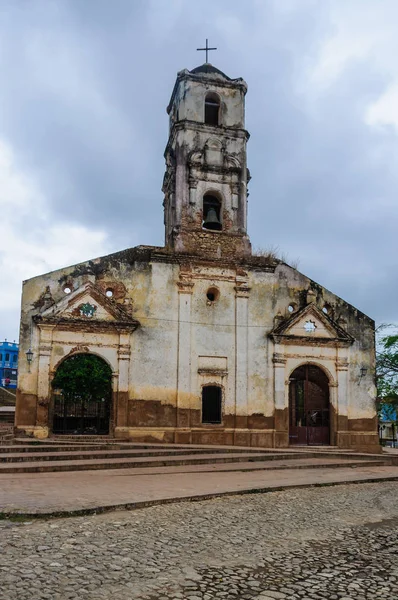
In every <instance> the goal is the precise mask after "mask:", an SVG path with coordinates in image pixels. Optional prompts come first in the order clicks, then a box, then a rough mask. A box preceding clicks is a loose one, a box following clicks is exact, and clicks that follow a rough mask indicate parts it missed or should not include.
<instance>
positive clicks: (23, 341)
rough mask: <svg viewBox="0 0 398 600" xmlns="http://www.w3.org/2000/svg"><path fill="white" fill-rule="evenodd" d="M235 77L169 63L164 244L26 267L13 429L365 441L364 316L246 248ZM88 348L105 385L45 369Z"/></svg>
mask: <svg viewBox="0 0 398 600" xmlns="http://www.w3.org/2000/svg"><path fill="white" fill-rule="evenodd" d="M246 92H247V84H246V83H245V81H244V80H243V79H242V78H238V79H231V78H230V77H228V76H227V75H225V74H224V73H223V72H221V71H220V70H219V69H217V68H216V67H214V66H212V65H211V64H209V63H208V62H206V63H205V64H203V65H202V66H199V67H197V68H195V69H193V70H192V71H189V70H187V69H184V70H182V71H180V72H179V73H178V74H177V79H176V82H175V85H174V88H173V91H172V94H171V98H170V102H169V105H168V107H167V113H168V116H169V139H168V141H167V145H166V150H165V161H166V169H165V175H164V180H163V194H164V202H163V207H164V227H165V245H164V246H163V247H155V246H138V247H134V248H129V249H127V250H122V251H120V252H116V253H114V254H110V255H109V256H104V257H101V258H95V259H93V260H89V261H87V262H83V263H80V264H78V265H73V266H69V267H65V268H62V269H59V270H57V271H54V272H51V273H47V274H45V275H41V276H38V277H34V278H32V279H29V280H27V281H25V282H24V284H23V293H22V314H21V328H20V364H19V374H18V390H17V403H16V421H15V428H16V432H17V434H18V435H21V434H23V435H29V436H34V437H36V438H38V439H43V438H47V437H49V436H52V435H88V434H89V435H98V436H101V435H105V436H108V437H111V438H116V439H124V440H127V439H128V440H130V441H136V442H163V443H180V444H228V445H237V446H253V447H264V448H285V447H288V446H294V445H296V446H297V445H301V446H332V447H333V446H335V447H338V448H351V449H356V450H361V451H373V452H377V451H378V449H379V442H378V434H377V418H376V410H375V385H374V369H375V342H374V330H375V325H374V322H373V320H372V319H370V318H369V317H367V316H366V315H364V314H363V313H361V312H360V311H359V310H357V309H356V308H354V307H353V306H351V305H350V304H348V303H347V302H345V301H344V300H342V299H341V298H339V297H337V296H336V295H334V294H333V293H332V292H330V291H329V290H327V289H326V288H324V287H323V286H322V285H320V284H318V283H316V282H315V281H312V280H311V279H309V278H308V277H306V276H305V275H303V274H302V273H300V272H299V271H298V270H297V269H295V268H293V267H291V266H289V265H288V264H286V263H284V262H283V261H282V260H280V259H278V258H277V257H276V256H274V255H273V254H272V253H269V254H264V255H261V256H258V255H257V256H256V255H255V254H253V253H252V250H251V244H250V239H249V235H248V231H247V207H248V184H249V180H250V174H249V170H248V168H247V164H246V147H247V143H248V140H249V133H248V132H247V131H246V129H245V96H246ZM88 356H91V357H95V360H96V363H95V364H96V365H98V364H103V366H104V369H103V373H108V375H106V376H107V377H108V378H109V393H103V392H101V393H97V394H96V393H94V392H93V393H92V394H91V395H89V396H88V395H87V394H85V395H83V394H80V393H79V390H78V389H77V390H76V392H75V393H74V394H72V395H71V394H70V393H68V394H66V393H65V390H63V389H62V388H61V389H58V388H59V386H58V388H57V386H54V385H53V382H54V381H57V379H56V377H57V373H60V370H65V368H66V367H67V366H68V368H69V367H71V365H73V364H76V359H77V358H78V357H88ZM73 361H75V362H73ZM68 372H69V373H73V369H72V370H69V371H68ZM71 377H72V378H73V376H71V375H69V381H70V378H71ZM58 379H59V380H60V378H58ZM61 379H62V378H61ZM64 381H65V379H64Z"/></svg>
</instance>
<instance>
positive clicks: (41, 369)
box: [35, 323, 55, 437]
mask: <svg viewBox="0 0 398 600" xmlns="http://www.w3.org/2000/svg"><path fill="white" fill-rule="evenodd" d="M38 327H39V330H40V340H39V358H38V363H39V364H38V377H37V413H36V427H37V428H38V429H37V431H36V432H35V435H36V436H37V437H47V436H48V431H49V425H50V424H49V422H48V407H49V404H50V401H51V390H50V360H51V349H52V336H53V330H54V328H55V325H49V324H44V323H40V324H39V325H38Z"/></svg>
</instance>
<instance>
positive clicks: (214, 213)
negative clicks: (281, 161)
mask: <svg viewBox="0 0 398 600" xmlns="http://www.w3.org/2000/svg"><path fill="white" fill-rule="evenodd" d="M246 92H247V85H246V83H245V82H244V80H243V79H241V78H238V79H230V78H229V77H228V76H227V75H225V74H224V73H222V72H221V71H220V70H219V69H217V68H216V67H213V66H212V65H210V64H209V63H205V64H203V65H202V66H200V67H197V68H196V69H193V70H192V71H188V70H187V69H184V70H183V71H180V72H179V73H178V74H177V80H176V83H175V85H174V89H173V93H172V95H171V99H170V103H169V106H168V107H167V112H168V114H169V118H170V131H169V140H168V143H167V146H166V150H165V159H166V174H165V177H164V181H163V192H164V195H165V199H164V211H165V238H166V246H167V247H168V248H170V249H171V250H173V251H174V252H184V253H187V252H188V253H190V254H200V255H206V256H208V257H209V258H211V257H214V258H225V257H239V256H247V255H250V254H251V246H250V241H249V238H248V236H247V184H248V181H249V172H248V169H247V165H246V143H247V140H248V139H249V134H248V132H247V131H246V129H245V95H246Z"/></svg>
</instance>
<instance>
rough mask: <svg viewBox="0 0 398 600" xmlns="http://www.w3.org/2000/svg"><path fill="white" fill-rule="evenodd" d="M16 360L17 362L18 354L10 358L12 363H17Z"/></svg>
mask: <svg viewBox="0 0 398 600" xmlns="http://www.w3.org/2000/svg"><path fill="white" fill-rule="evenodd" d="M17 360H18V354H14V356H13V357H12V361H13V362H17Z"/></svg>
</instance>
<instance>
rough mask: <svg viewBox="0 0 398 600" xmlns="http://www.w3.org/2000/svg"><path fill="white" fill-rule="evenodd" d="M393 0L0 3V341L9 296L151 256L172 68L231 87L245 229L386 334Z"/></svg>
mask: <svg viewBox="0 0 398 600" xmlns="http://www.w3.org/2000/svg"><path fill="white" fill-rule="evenodd" d="M397 23H398V2H397V1H396V0H377V1H375V0H330V1H329V0H245V2H242V0H200V1H198V2H191V1H189V0H112V1H111V0H29V1H27V0H0V70H1V82H2V84H1V88H0V281H1V283H0V338H4V337H6V338H8V339H17V338H18V321H19V304H20V292H21V282H22V280H23V279H28V278H29V277H33V276H35V275H39V274H40V273H45V272H47V271H50V270H52V269H55V268H58V267H61V266H65V265H68V264H74V263H76V262H80V261H83V260H87V259H89V258H93V257H96V256H101V255H104V254H107V253H109V252H113V251H116V250H121V249H123V248H125V247H129V246H134V245H137V244H153V245H162V244H163V214H162V201H163V197H162V193H161V191H160V188H161V183H162V178H163V172H164V163H163V150H164V147H165V144H166V141H167V127H168V121H167V115H166V110H165V109H166V106H167V103H168V100H169V97H170V94H171V91H172V88H173V85H174V80H175V76H176V73H177V71H179V70H180V69H183V68H185V67H186V68H188V69H192V68H194V67H195V66H197V65H199V64H201V63H202V62H204V57H203V53H198V52H196V48H197V47H199V46H202V45H203V44H204V41H205V38H206V37H208V38H209V41H210V43H211V45H215V46H217V47H218V51H217V52H214V53H213V55H212V57H211V62H212V63H213V64H215V65H216V66H217V67H218V68H220V69H221V70H222V71H224V72H226V73H227V75H229V76H230V77H243V78H244V79H245V80H246V81H247V83H248V85H249V92H248V95H247V103H246V109H247V110H246V115H247V118H246V126H247V129H248V130H249V131H250V133H251V139H250V142H249V156H248V164H249V168H250V171H251V174H252V177H253V179H252V181H251V183H250V198H249V228H250V229H249V232H250V235H251V239H252V243H253V246H254V247H262V248H269V247H274V246H278V247H279V248H280V249H281V251H283V252H284V253H285V254H286V255H287V256H288V257H289V260H291V261H296V260H299V268H300V270H301V271H303V272H304V273H305V274H307V275H308V276H310V277H312V278H313V279H315V280H316V281H318V282H319V283H321V284H323V285H324V286H326V287H327V288H329V289H331V290H332V291H334V292H335V293H336V294H338V295H340V296H342V297H343V298H344V299H345V300H347V301H349V302H351V303H352V304H354V305H355V306H357V307H358V308H359V309H361V310H362V311H364V312H366V313H367V314H368V315H369V316H371V317H373V318H374V319H376V321H377V322H379V323H380V322H392V321H398V278H397V263H398V253H397V241H396V239H397V224H398V198H397V194H398V62H397V60H396V57H397V55H398V35H397V33H398V32H397V28H398V25H397Z"/></svg>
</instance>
